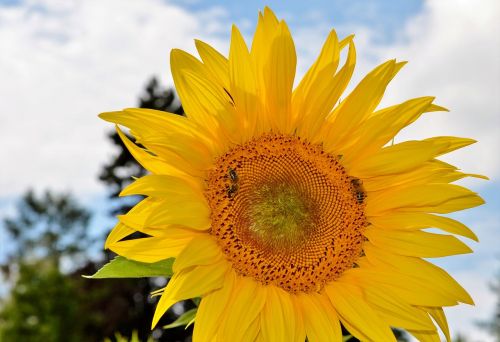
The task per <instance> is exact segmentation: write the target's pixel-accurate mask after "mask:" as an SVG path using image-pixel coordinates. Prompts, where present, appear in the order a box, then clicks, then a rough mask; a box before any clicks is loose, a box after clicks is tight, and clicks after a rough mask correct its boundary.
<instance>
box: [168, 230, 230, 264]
mask: <svg viewBox="0 0 500 342" xmlns="http://www.w3.org/2000/svg"><path fill="white" fill-rule="evenodd" d="M221 257H222V253H221V250H220V247H219V245H218V244H217V242H216V241H215V239H214V237H213V236H211V235H209V234H201V235H199V236H197V237H195V238H193V239H192V240H191V242H189V244H188V245H187V246H186V248H184V250H183V251H182V252H181V253H180V254H179V255H178V256H177V258H176V259H175V262H174V265H173V267H172V269H173V271H174V273H177V272H179V271H181V270H183V269H185V268H188V267H192V266H200V265H210V264H214V263H215V262H217V261H218V260H220V259H221Z"/></svg>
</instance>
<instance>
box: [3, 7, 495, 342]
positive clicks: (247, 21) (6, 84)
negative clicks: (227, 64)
mask: <svg viewBox="0 0 500 342" xmlns="http://www.w3.org/2000/svg"><path fill="white" fill-rule="evenodd" d="M265 5H269V6H271V8H273V9H274V11H275V12H276V14H277V15H278V16H279V17H280V18H284V19H286V21H287V22H288V24H289V26H290V28H291V31H292V34H293V35H294V38H295V44H296V47H297V52H298V59H299V62H298V75H299V76H300V75H302V74H303V73H304V71H305V70H307V66H308V65H310V63H312V61H314V59H315V57H316V55H317V53H318V51H319V49H320V47H321V44H322V43H323V41H324V39H325V38H326V35H327V34H328V32H329V30H330V29H331V28H335V29H336V30H337V32H338V34H339V35H340V36H346V35H348V34H350V33H355V34H356V37H355V42H356V47H357V52H358V65H357V67H356V71H355V74H354V77H353V80H352V83H351V84H355V83H356V82H357V81H359V80H360V79H361V78H362V76H363V75H364V74H366V72H368V71H369V70H370V69H372V68H373V67H375V66H376V65H378V64H380V63H382V62H384V61H385V60H387V59H392V58H397V59H398V60H407V61H409V63H408V64H407V65H406V66H405V67H404V68H403V70H402V71H401V72H400V74H399V75H398V76H397V77H396V79H395V80H394V82H393V83H392V84H391V85H390V86H389V88H388V91H387V93H386V97H385V98H384V100H383V102H382V104H381V105H382V106H385V105H390V104H394V103H398V102H401V101H403V100H405V99H408V98H411V97H417V96H424V95H434V96H436V97H437V100H436V102H437V103H439V104H441V105H443V106H445V107H447V108H449V109H450V112H449V113H433V114H428V115H427V116H424V117H423V119H421V120H419V121H418V122H417V123H415V124H414V125H412V126H411V127H409V128H408V129H405V130H404V131H403V132H402V134H401V135H400V136H398V137H397V140H406V139H421V138H426V137H430V136H434V135H457V136H465V137H472V138H474V139H476V140H478V143H476V144H475V145H473V146H471V147H468V148H465V149H463V150H461V151H457V152H454V153H453V154H452V155H451V156H450V157H447V158H446V160H447V161H451V162H453V163H454V164H457V165H458V166H459V167H461V168H462V169H463V170H466V171H467V172H475V173H481V174H485V175H487V176H489V177H490V181H477V180H474V181H466V182H465V184H466V185H467V186H470V187H471V188H472V189H474V190H475V191H478V192H479V193H480V194H481V195H482V196H483V197H484V198H485V199H486V201H487V204H486V205H485V206H483V207H481V208H478V209H474V210H470V211H465V212H462V213H459V214H456V215H455V216H454V217H458V218H460V219H461V220H463V221H464V222H465V223H466V224H468V225H469V226H470V227H471V228H473V229H474V231H475V232H476V233H477V234H478V236H479V238H480V241H481V242H480V243H479V244H476V243H474V242H467V243H468V244H469V245H470V246H471V247H472V248H473V249H474V250H475V253H474V254H473V255H466V256H459V257H453V258H446V259H443V260H435V262H436V263H438V264H439V265H441V266H442V267H444V268H445V269H447V270H448V271H449V272H450V273H451V274H452V275H453V276H455V277H456V278H457V279H458V280H459V281H461V282H462V283H463V284H464V286H465V288H466V289H468V290H469V291H470V292H471V294H472V296H473V298H474V299H475V301H476V306H475V307H469V306H465V305H463V306H460V307H458V308H451V309H449V310H447V312H448V314H449V320H450V326H451V329H452V331H453V333H454V334H456V333H461V334H463V335H466V336H467V337H469V338H470V340H471V341H492V338H491V336H488V335H487V334H485V332H484V331H482V330H481V329H479V328H478V327H477V326H476V325H475V324H474V322H475V321H478V320H481V319H486V318H488V317H490V316H491V315H492V312H493V308H494V301H495V297H494V296H493V294H492V293H491V292H490V291H489V289H488V282H491V281H492V280H493V278H494V275H495V273H497V272H499V271H500V253H499V252H500V248H499V247H498V245H500V233H499V226H500V210H499V209H500V197H499V192H500V181H499V176H500V153H498V149H499V147H500V134H498V132H499V131H500V26H499V23H498V18H499V17H500V2H498V1H496V0H477V1H470V0H439V1H416V0H409V1H382V0H380V1H378V0H373V1H369V0H354V1H353V0H316V1H287V2H284V1H277V0H276V1H268V2H264V1H241V2H236V1H230V0H212V1H208V0H188V1H181V0H172V1H164V0H129V1H124V0H106V1H102V0H83V1H77V0H25V1H22V0H21V1H18V0H8V1H5V0H0V50H1V53H0V77H1V80H2V82H0V146H1V147H0V160H1V161H2V162H1V165H2V166H1V168H0V175H1V177H0V189H1V190H0V218H2V217H6V216H9V215H12V213H13V212H14V205H15V203H16V200H17V198H18V197H19V196H20V195H21V194H22V193H23V192H24V191H25V190H26V189H27V188H29V187H34V188H35V189H38V190H41V189H45V188H50V189H54V190H58V191H71V192H73V194H74V195H75V197H77V198H78V199H79V200H80V201H81V202H82V203H84V204H86V205H88V206H90V207H91V208H92V209H93V210H94V212H96V215H95V218H94V221H93V228H92V229H97V230H99V229H102V228H101V227H103V226H105V227H109V220H106V219H105V214H106V205H105V203H106V201H105V197H106V190H105V188H104V187H103V186H102V184H99V182H98V180H97V174H98V172H99V170H100V168H101V167H102V165H103V164H104V163H106V162H107V160H109V158H110V156H111V155H112V154H113V153H114V152H115V151H114V150H113V148H112V146H111V145H110V143H109V142H108V141H107V138H106V134H107V132H109V130H110V129H111V127H110V125H108V124H107V123H105V122H102V121H101V120H99V119H98V118H97V114H98V113H100V112H103V111H109V110H117V109H121V108H125V107H133V106H135V105H137V99H138V96H139V95H140V92H141V90H142V89H143V87H144V85H145V83H146V82H147V81H148V79H149V78H150V77H151V76H153V75H155V76H158V78H159V80H160V82H161V83H162V84H163V85H164V86H171V85H172V78H171V76H170V70H169V67H170V66H169V51H170V50H171V49H172V48H181V49H184V50H187V51H189V52H192V53H194V43H193V39H194V38H197V39H201V40H204V41H206V42H208V43H210V44H211V45H213V46H215V47H217V48H218V49H220V50H221V51H222V52H223V53H225V54H226V53H227V49H228V41H229V34H230V28H231V24H232V23H236V24H237V25H238V26H239V27H240V28H241V29H242V31H243V33H244V35H245V37H246V38H247V41H248V39H249V38H250V37H251V35H252V33H253V28H254V26H255V23H256V18H257V11H258V10H259V9H263V8H264V6H265ZM351 88H352V86H351ZM0 246H1V248H2V249H4V250H5V249H6V248H8V240H7V236H6V234H5V232H3V231H2V230H0ZM1 255H2V251H1V250H0V257H1Z"/></svg>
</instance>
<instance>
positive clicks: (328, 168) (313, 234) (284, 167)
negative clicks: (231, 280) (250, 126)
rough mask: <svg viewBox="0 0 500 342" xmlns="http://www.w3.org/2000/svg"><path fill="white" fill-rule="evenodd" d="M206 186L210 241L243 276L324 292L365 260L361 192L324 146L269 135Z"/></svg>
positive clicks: (235, 154) (241, 149)
mask: <svg viewBox="0 0 500 342" xmlns="http://www.w3.org/2000/svg"><path fill="white" fill-rule="evenodd" d="M207 183H208V189H207V192H206V196H207V198H208V201H209V204H210V207H211V211H212V227H211V234H213V235H214V236H215V237H216V238H217V240H218V243H219V245H220V246H221V248H222V250H223V252H224V253H225V255H226V257H227V258H228V260H229V261H230V262H231V263H232V265H233V268H234V269H235V270H236V271H237V272H238V273H239V274H241V275H244V276H250V277H253V278H255V279H256V280H257V281H259V282H261V283H263V284H274V285H276V286H279V287H281V288H283V289H285V290H287V291H289V292H292V293H296V292H311V291H318V290H319V289H321V288H322V286H323V285H324V284H325V283H327V282H329V281H331V280H334V279H336V278H338V277H339V276H340V275H341V274H342V272H343V271H345V270H346V269H348V268H352V267H353V266H354V263H355V261H356V260H357V258H358V257H359V256H360V254H361V250H362V243H363V241H364V238H363V231H364V229H365V227H366V218H365V215H364V203H363V200H360V197H359V195H360V191H361V190H360V189H361V185H360V184H359V181H357V180H353V179H352V178H351V177H349V176H348V175H347V174H346V172H345V169H344V168H343V167H342V165H341V164H340V163H339V160H338V158H337V157H336V156H332V155H330V154H327V153H325V152H324V151H323V150H322V149H321V147H320V146H317V145H312V144H310V143H308V142H305V141H303V140H301V139H300V138H298V137H293V136H283V135H263V136H261V137H259V138H257V139H254V140H252V141H250V142H248V143H245V144H242V145H238V146H236V147H234V148H233V149H231V150H230V151H229V152H227V153H226V154H225V155H223V156H222V157H220V158H219V159H218V160H217V161H216V163H215V168H214V169H213V170H212V171H211V172H210V174H209V177H208V180H207ZM363 198H364V196H362V199H363Z"/></svg>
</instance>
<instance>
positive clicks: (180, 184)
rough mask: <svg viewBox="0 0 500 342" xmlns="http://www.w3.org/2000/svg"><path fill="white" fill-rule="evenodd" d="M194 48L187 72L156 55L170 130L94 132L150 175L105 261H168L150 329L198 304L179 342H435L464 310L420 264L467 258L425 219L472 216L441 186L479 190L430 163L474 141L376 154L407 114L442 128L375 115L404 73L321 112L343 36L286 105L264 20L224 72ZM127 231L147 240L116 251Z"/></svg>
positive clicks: (457, 228) (276, 24) (389, 111)
mask: <svg viewBox="0 0 500 342" xmlns="http://www.w3.org/2000/svg"><path fill="white" fill-rule="evenodd" d="M196 47H197V50H198V53H199V56H200V59H197V58H195V57H193V56H192V55H190V54H188V53H186V52H183V51H181V50H173V51H172V53H171V68H172V75H173V78H174V82H175V86H176V89H177V92H178V94H179V96H180V99H181V102H182V104H183V107H184V110H185V112H186V116H178V115H174V114H165V113H164V112H158V111H154V110H147V109H125V110H123V111H118V112H107V113H103V114H101V115H100V117H101V118H102V119H104V120H106V121H110V122H113V123H115V124H117V125H122V126H125V127H128V128H129V129H130V133H131V134H132V135H133V137H134V139H135V142H133V141H131V140H129V139H128V138H127V136H126V135H125V134H124V133H123V132H122V130H121V129H120V128H119V127H118V126H117V130H118V133H119V135H120V137H121V138H122V139H123V141H124V143H125V145H126V146H127V148H128V149H129V151H130V152H131V153H132V155H133V156H134V158H135V159H137V161H138V162H139V163H140V164H141V165H142V166H143V167H144V168H146V169H147V170H148V171H149V172H150V174H149V175H147V176H145V177H142V178H139V179H137V180H136V181H135V182H134V183H133V184H131V185H130V186H128V187H127V188H125V189H124V190H123V191H122V195H136V194H140V195H144V196H146V198H145V199H144V200H142V201H141V202H140V203H139V204H137V205H136V206H135V207H134V208H133V209H132V210H130V212H129V213H127V214H126V215H123V216H120V217H119V222H118V224H117V225H116V227H115V228H114V229H113V230H112V232H111V233H110V234H109V236H108V239H107V241H106V248H109V249H111V250H112V251H114V252H115V253H117V254H119V255H120V256H123V257H125V258H127V259H130V260H134V261H138V262H143V263H157V262H159V261H162V260H165V259H168V258H175V261H174V263H173V267H172V269H173V276H172V278H171V280H170V281H169V283H168V285H167V286H166V288H164V289H162V290H160V291H159V292H157V293H158V294H161V298H160V300H159V302H158V305H157V308H156V312H155V315H154V317H153V327H154V326H155V325H156V324H157V323H158V321H159V319H160V318H161V316H162V315H163V314H164V313H165V312H166V311H167V310H168V309H169V308H170V307H171V306H172V305H174V304H175V303H177V302H179V301H181V300H185V299H189V298H194V297H200V298H201V302H200V305H199V308H198V311H197V314H196V318H195V321H194V332H193V340H194V341H195V342H201V341H209V342H210V341H284V342H285V341H286V342H288V341H298V342H303V341H304V340H305V339H306V337H307V339H308V341H311V342H315V341H341V340H342V332H341V325H343V326H344V327H345V328H346V329H347V330H348V331H349V333H350V334H352V335H353V336H355V337H357V338H358V339H361V340H366V341H395V337H394V335H393V333H392V331H391V327H397V328H402V329H405V330H406V331H408V332H409V333H411V334H412V335H413V336H415V337H416V338H417V339H419V340H421V341H439V335H438V331H437V327H439V328H440V329H441V330H442V331H443V333H444V335H445V336H446V338H447V339H448V340H450V334H449V331H448V325H447V322H446V317H445V315H444V312H443V307H447V306H452V305H457V304H458V303H460V302H461V303H468V304H472V303H473V301H472V299H471V297H470V296H469V294H467V292H466V291H465V290H464V289H463V288H462V287H461V286H460V285H459V284H458V283H457V282H456V281H455V280H454V279H453V278H452V277H451V276H450V275H448V274H447V273H446V272H445V271H444V270H442V269H441V268H439V267H437V266H435V265H433V264H432V263H430V262H429V261H427V260H424V258H433V257H444V256H448V255H455V254H462V253H470V252H471V249H470V248H469V247H468V246H467V245H465V244H464V243H463V242H461V241H460V240H459V239H457V238H456V237H455V236H454V235H452V234H455V235H460V236H464V237H467V238H470V239H473V240H477V238H476V235H475V234H474V233H473V232H472V231H471V230H470V229H469V228H467V227H466V226H465V225H463V224H462V223H460V222H458V221H456V220H453V219H451V218H449V217H446V216H442V215H440V214H447V213H450V212H454V211H458V210H463V209H467V208H471V207H475V206H478V205H481V204H483V200H482V199H481V198H480V197H479V196H478V195H477V194H476V193H474V192H472V191H470V190H468V189H466V188H464V187H462V186H459V185H455V184H452V183H453V182H454V181H457V180H459V179H461V178H464V177H479V178H485V177H483V176H480V175H472V174H466V173H463V172H461V171H459V170H458V169H457V168H456V167H455V166H452V165H450V164H447V163H445V162H443V161H441V160H439V159H438V157H439V156H441V155H443V154H446V153H448V152H451V151H453V150H456V149H459V148H462V147H465V146H467V145H470V144H472V143H474V142H475V141H474V140H472V139H467V138H457V137H448V136H442V137H434V138H429V139H424V140H414V141H405V142H401V143H397V144H390V143H389V142H390V141H391V140H392V139H393V138H394V136H395V135H396V134H398V132H399V131H400V130H401V129H403V128H404V127H406V126H408V125H410V124H411V123H413V122H414V121H415V120H417V119H418V118H419V117H420V116H421V115H422V114H423V113H427V112H435V111H444V110H446V109H445V108H443V107H440V106H438V105H436V104H434V103H433V101H434V98H433V97H419V98H414V99H411V100H408V101H406V102H403V103H400V104H397V105H394V106H391V107H387V108H382V109H377V106H378V104H379V103H380V101H381V99H382V96H383V94H384V91H385V89H386V87H387V85H388V83H389V82H390V81H391V80H392V78H393V77H394V76H395V75H396V74H397V72H398V71H399V70H400V69H401V68H402V67H403V65H404V64H405V63H404V62H396V61H395V60H390V61H387V62H385V63H383V64H381V65H379V66H378V67H376V68H375V69H374V70H372V71H371V72H370V73H369V74H368V75H367V76H366V77H365V78H363V79H362V80H361V82H360V83H359V84H358V85H357V86H356V87H355V88H354V90H353V91H352V92H351V93H350V94H349V95H348V96H346V97H345V98H344V99H343V100H342V101H340V102H339V99H340V97H341V95H342V93H343V91H344V90H345V88H346V86H347V85H348V82H349V80H350V78H351V75H352V73H353V70H354V66H355V61H356V52H355V47H354V41H353V36H348V37H346V38H344V39H342V40H339V39H338V38H337V35H336V33H335V31H333V30H332V31H331V32H330V34H329V35H328V37H327V39H326V41H325V43H324V46H323V48H322V50H321V52H320V54H319V56H318V57H317V59H316V61H315V62H314V64H313V65H312V66H311V67H310V68H309V70H308V71H307V73H306V74H305V76H304V77H303V78H302V80H301V81H300V82H299V83H298V85H297V86H296V87H294V79H295V72H296V63H297V57H296V52H295V46H294V42H293V39H292V36H291V34H290V32H289V29H288V27H287V25H286V23H285V22H284V21H282V20H281V21H280V20H278V19H277V18H276V16H275V15H274V13H273V12H272V11H271V10H270V9H269V8H265V10H264V11H263V13H259V18H258V24H257V28H256V31H255V35H254V38H253V42H252V45H251V47H250V49H249V48H248V47H247V45H246V43H245V41H244V39H243V38H242V35H241V33H240V31H239V30H238V29H237V28H236V26H233V28H232V34H231V45H230V51H229V56H228V57H227V58H226V57H225V56H223V55H222V54H220V53H219V52H217V51H216V50H215V49H214V48H212V47H211V46H209V45H208V44H206V43H203V42H201V41H196ZM345 50H346V58H345V60H344V61H343V62H342V63H341V58H340V54H341V52H342V51H345ZM340 64H342V65H341V66H340ZM426 228H438V229H441V230H442V231H444V232H447V233H450V234H437V233H432V232H427V231H425V230H424V229H426ZM137 231H139V232H142V233H144V234H147V237H144V238H138V239H126V240H123V239H124V238H125V237H127V236H128V235H130V234H132V233H134V232H137Z"/></svg>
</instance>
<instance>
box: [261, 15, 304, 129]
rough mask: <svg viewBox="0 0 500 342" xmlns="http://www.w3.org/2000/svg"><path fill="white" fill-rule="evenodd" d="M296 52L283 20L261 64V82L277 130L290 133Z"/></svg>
mask: <svg viewBox="0 0 500 342" xmlns="http://www.w3.org/2000/svg"><path fill="white" fill-rule="evenodd" d="M296 65H297V55H296V53H295V45H294V43H293V39H292V36H291V34H290V31H289V30H288V27H287V25H286V23H285V22H284V21H281V22H280V23H279V26H278V31H277V33H276V36H275V37H274V39H273V40H272V43H271V47H270V51H269V55H268V57H267V60H266V62H265V65H264V86H265V93H266V103H267V110H268V113H272V115H271V122H274V125H273V126H274V127H273V128H274V129H275V130H276V131H278V132H285V133H290V132H289V131H290V130H291V112H290V106H291V97H292V87H293V81H294V78H295V69H296Z"/></svg>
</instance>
